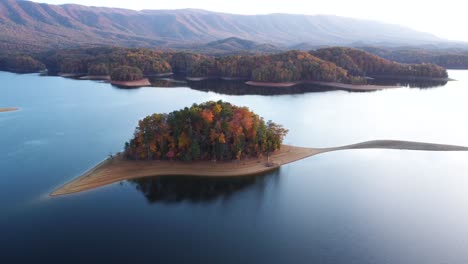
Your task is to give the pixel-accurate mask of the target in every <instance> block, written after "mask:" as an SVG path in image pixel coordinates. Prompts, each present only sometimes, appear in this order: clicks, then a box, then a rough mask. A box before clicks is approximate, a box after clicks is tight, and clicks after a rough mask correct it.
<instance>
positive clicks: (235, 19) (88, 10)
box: [0, 0, 445, 49]
mask: <svg viewBox="0 0 468 264" xmlns="http://www.w3.org/2000/svg"><path fill="white" fill-rule="evenodd" d="M0 26H1V27H2V31H1V32H0V48H5V47H10V46H12V45H16V44H18V45H23V46H25V47H26V48H28V49H30V48H31V46H32V47H33V48H37V49H40V48H48V49H54V48H64V47H79V46H85V45H88V46H89V45H90V46H92V45H117V46H127V47H155V46H158V47H171V46H173V45H176V44H177V45H179V44H194V43H195V44H196V43H199V44H201V43H208V42H211V41H217V40H220V39H226V38H231V37H236V38H241V39H245V40H250V41H255V42H259V43H265V44H272V45H280V46H290V45H293V44H297V43H311V44H313V45H347V44H350V43H353V42H356V41H362V42H364V43H369V44H371V43H379V42H394V43H397V44H407V45H413V44H431V43H438V42H444V41H445V40H443V39H440V38H438V37H436V36H434V35H432V34H429V33H422V32H418V31H416V30H412V29H409V28H406V27H402V26H398V25H392V24H385V23H382V22H377V21H370V20H362V19H354V18H346V17H338V16H328V15H297V14H267V15H238V14H228V13H218V12H213V11H206V10H200V9H179V10H141V11H136V10H129V9H122V8H109V7H88V6H83V5H77V4H64V5H50V4H43V3H36V2H31V1H21V0H0ZM28 43H29V44H32V45H27V44H28Z"/></svg>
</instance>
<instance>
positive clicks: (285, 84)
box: [245, 81, 401, 91]
mask: <svg viewBox="0 0 468 264" xmlns="http://www.w3.org/2000/svg"><path fill="white" fill-rule="evenodd" d="M245 84H247V85H251V86H259V87H274V88H287V87H293V86H296V85H300V84H314V85H319V86H326V87H330V88H336V89H344V90H355V91H378V90H383V89H393V88H401V86H390V85H371V84H346V83H337V82H319V81H299V82H255V81H247V82H245Z"/></svg>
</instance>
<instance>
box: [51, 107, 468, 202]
mask: <svg viewBox="0 0 468 264" xmlns="http://www.w3.org/2000/svg"><path fill="white" fill-rule="evenodd" d="M287 133H288V130H287V129H285V128H283V127H282V126H281V125H278V124H276V123H274V122H272V121H268V122H265V121H264V119H263V118H261V117H260V116H258V115H257V114H255V113H253V112H252V111H250V110H249V109H248V108H247V107H239V106H235V105H232V104H230V103H228V102H223V101H217V102H214V101H209V102H206V103H202V104H193V105H192V106H191V107H186V108H184V109H181V110H178V111H173V112H171V113H169V114H153V115H150V116H147V117H145V118H144V119H142V120H140V121H139V122H138V126H137V128H136V130H135V133H134V137H133V138H132V139H131V140H130V141H129V142H127V143H125V147H124V151H123V152H122V153H118V154H116V155H110V157H109V158H108V159H106V160H104V161H103V162H101V163H100V164H98V165H96V166H95V167H94V168H92V169H91V170H89V171H88V172H86V173H85V174H83V175H82V176H80V177H78V178H76V179H74V180H72V181H71V182H69V183H66V184H65V185H63V186H61V187H60V188H58V189H56V190H55V191H53V192H52V193H51V194H50V195H51V196H59V195H67V194H71V193H76V192H82V191H86V190H91V189H94V188H98V187H101V186H105V185H108V184H111V183H115V182H119V181H123V180H133V179H139V178H144V177H150V176H181V175H185V176H209V177H239V176H248V175H257V174H263V173H266V172H269V171H272V170H275V169H278V168H279V167H280V166H282V165H284V164H288V163H291V162H294V161H297V160H300V159H304V158H307V157H310V156H314V155H318V154H321V153H326V152H331V151H338V150H348V149H376V148H379V149H407V150H424V151H468V147H463V146H453V145H442V144H431V143H422V142H411V141H397V140H374V141H366V142H361V143H357V144H352V145H346V146H340V147H331V148H305V147H296V146H289V145H283V144H282V141H283V138H284V137H285V136H286V134H287Z"/></svg>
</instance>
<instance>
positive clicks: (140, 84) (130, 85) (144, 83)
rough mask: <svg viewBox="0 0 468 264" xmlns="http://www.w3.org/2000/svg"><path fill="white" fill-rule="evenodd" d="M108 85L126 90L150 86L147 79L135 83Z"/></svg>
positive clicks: (126, 82)
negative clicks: (125, 88)
mask: <svg viewBox="0 0 468 264" xmlns="http://www.w3.org/2000/svg"><path fill="white" fill-rule="evenodd" d="M110 84H112V85H115V86H120V87H127V88H136V87H145V86H151V82H150V81H149V80H148V78H143V79H140V80H136V81H110Z"/></svg>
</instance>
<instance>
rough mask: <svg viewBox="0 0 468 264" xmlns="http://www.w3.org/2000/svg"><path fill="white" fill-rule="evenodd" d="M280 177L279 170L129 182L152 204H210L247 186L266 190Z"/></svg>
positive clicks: (257, 190) (227, 197) (167, 177)
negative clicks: (265, 172) (240, 174)
mask: <svg viewBox="0 0 468 264" xmlns="http://www.w3.org/2000/svg"><path fill="white" fill-rule="evenodd" d="M277 177H279V173H278V171H276V172H273V173H269V174H267V175H257V176H245V177H193V176H157V177H146V178H141V179H136V180H129V181H128V182H130V183H131V184H134V185H135V187H136V190H138V191H140V192H141V193H142V194H143V195H144V196H145V197H146V199H147V200H148V202H149V203H161V202H162V203H180V202H191V203H208V202H213V201H216V200H218V199H223V200H229V199H230V198H232V197H233V196H234V195H235V194H236V193H239V192H241V191H245V190H247V189H255V190H256V192H258V193H262V192H263V190H264V188H265V186H267V184H268V182H269V181H271V180H273V181H274V182H275V183H278V180H277ZM275 179H276V180H275Z"/></svg>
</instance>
